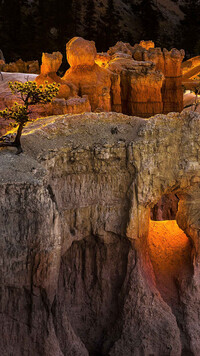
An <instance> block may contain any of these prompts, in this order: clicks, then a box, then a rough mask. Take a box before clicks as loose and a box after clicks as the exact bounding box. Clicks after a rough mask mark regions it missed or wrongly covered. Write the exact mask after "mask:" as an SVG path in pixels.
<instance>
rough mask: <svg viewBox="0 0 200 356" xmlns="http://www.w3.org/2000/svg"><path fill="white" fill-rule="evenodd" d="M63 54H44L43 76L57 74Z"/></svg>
mask: <svg viewBox="0 0 200 356" xmlns="http://www.w3.org/2000/svg"><path fill="white" fill-rule="evenodd" d="M62 58H63V56H62V54H61V53H60V52H53V53H52V54H49V53H43V54H42V65H41V71H40V72H41V74H43V75H47V74H50V73H56V72H57V71H58V69H59V68H60V66H61V64H62Z"/></svg>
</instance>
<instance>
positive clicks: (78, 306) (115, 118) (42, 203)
mask: <svg viewBox="0 0 200 356" xmlns="http://www.w3.org/2000/svg"><path fill="white" fill-rule="evenodd" d="M199 123H200V116H198V115H197V114H195V113H184V114H181V115H180V114H169V115H168V116H164V115H157V116H156V117H152V118H150V119H149V120H145V119H139V118H134V117H127V116H125V115H122V114H116V113H101V114H93V113H90V114H83V115H75V116H59V117H50V118H46V119H40V120H37V121H35V122H34V123H31V124H29V126H28V127H27V128H26V129H25V133H24V135H23V138H22V143H23V146H24V151H25V153H24V154H22V155H20V156H17V157H16V156H15V155H14V152H13V151H11V150H6V149H3V150H1V152H0V173H1V175H0V190H1V194H0V199H1V204H0V230H1V233H0V236H1V239H0V244H1V251H2V253H1V260H0V266H1V267H0V281H1V283H0V308H1V310H0V334H1V336H2V337H1V338H0V353H1V355H2V356H4V355H5V356H6V355H9V354H15V355H16V356H18V355H20V356H22V355H24V356H26V355H29V356H30V355H31V356H33V355H34V356H35V355H45V356H47V355H48V356H55V355H60V356H61V355H66V356H72V355H80V356H82V355H115V356H118V355H120V356H121V355H122V356H126V355H138V356H140V355H145V356H146V355H150V354H152V355H156V356H160V355H166V356H167V355H171V356H172V355H174V356H179V355H187V354H189V353H192V354H193V355H195V356H198V355H199V352H200V342H199V340H200V338H199V316H198V315H199V308H200V300H199V295H200V293H199V264H198V261H199V255H200V254H199V229H200V227H199V218H198V211H199V201H200V200H199V198H198V197H199V194H200V190H199V181H200V169H199V168H200V159H199V145H200V140H199V134H198V132H199ZM172 191H173V192H176V194H178V195H179V198H180V206H179V211H178V217H177V221H178V223H179V225H180V227H181V228H182V229H183V230H184V231H185V232H186V233H187V235H188V236H189V237H190V239H191V241H192V242H193V249H192V255H191V273H190V275H189V276H182V277H181V278H180V277H179V280H178V283H177V284H176V288H177V291H178V296H179V299H178V300H177V301H176V303H175V304H167V303H166V302H165V301H164V299H163V298H162V297H161V295H160V293H159V289H158V287H157V285H156V281H155V276H154V271H153V267H152V264H151V261H150V258H149V250H148V224H149V211H150V208H151V207H152V206H153V205H154V204H156V203H157V201H158V200H159V199H160V197H161V196H162V195H163V194H165V193H169V192H172Z"/></svg>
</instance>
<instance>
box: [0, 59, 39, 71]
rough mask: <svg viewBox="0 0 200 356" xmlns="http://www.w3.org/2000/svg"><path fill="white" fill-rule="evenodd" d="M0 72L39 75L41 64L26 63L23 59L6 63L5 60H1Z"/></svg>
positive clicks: (35, 62) (36, 62)
mask: <svg viewBox="0 0 200 356" xmlns="http://www.w3.org/2000/svg"><path fill="white" fill-rule="evenodd" d="M0 71H2V72H11V73H31V74H38V73H39V72H40V70H39V62H38V61H28V62H24V61H23V60H22V59H18V61H16V62H10V63H5V60H3V59H0Z"/></svg>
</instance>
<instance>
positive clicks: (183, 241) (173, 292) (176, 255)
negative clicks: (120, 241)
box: [148, 220, 192, 303]
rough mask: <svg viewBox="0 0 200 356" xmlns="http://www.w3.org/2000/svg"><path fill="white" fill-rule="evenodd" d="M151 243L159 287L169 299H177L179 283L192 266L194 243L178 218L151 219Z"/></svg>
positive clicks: (188, 273)
mask: <svg viewBox="0 0 200 356" xmlns="http://www.w3.org/2000/svg"><path fill="white" fill-rule="evenodd" d="M148 247H149V254H150V259H151V262H152V265H153V268H154V272H155V277H156V284H157V287H158V289H159V290H160V293H161V295H162V296H163V298H164V299H165V300H166V301H167V302H170V303H174V302H175V301H176V300H177V298H178V294H177V293H178V292H177V284H178V283H179V282H180V280H181V279H182V277H183V276H184V278H186V277H187V276H188V275H190V273H191V270H192V265H191V250H192V247H191V243H190V241H189V239H188V237H187V236H186V235H185V233H184V232H183V231H182V230H181V229H180V228H179V226H178V224H177V222H176V220H165V221H152V220H150V223H149V236H148Z"/></svg>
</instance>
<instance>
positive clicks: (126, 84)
mask: <svg viewBox="0 0 200 356" xmlns="http://www.w3.org/2000/svg"><path fill="white" fill-rule="evenodd" d="M66 51H67V60H68V63H69V65H70V69H68V70H67V71H66V73H65V75H64V77H63V78H62V79H61V78H59V77H58V76H57V74H56V72H57V70H58V68H59V66H60V64H61V62H62V55H61V54H59V53H58V52H56V53H53V54H47V53H46V54H43V57H42V66H41V74H40V76H39V77H38V78H37V79H36V81H37V82H38V83H39V84H41V83H44V81H45V80H48V81H50V82H52V81H55V82H57V83H60V84H61V87H60V92H59V97H60V98H65V99H68V98H69V97H76V96H79V97H82V96H83V95H87V96H88V100H89V103H90V105H91V110H92V111H96V112H99V111H115V112H122V113H124V114H128V115H137V116H140V117H150V116H152V115H154V114H157V113H163V112H164V113H168V112H170V111H178V112H180V111H182V109H183V91H182V87H181V85H182V72H181V63H182V60H183V57H184V51H182V50H181V51H178V50H176V49H173V50H171V51H170V52H168V51H167V50H165V49H164V50H163V51H161V49H160V48H155V45H154V43H153V42H152V41H141V42H140V44H135V45H134V46H131V45H130V44H129V43H124V42H121V41H119V42H117V43H116V44H115V46H113V47H111V48H109V50H108V51H107V53H97V50H96V47H95V43H94V42H93V41H87V40H85V39H83V38H81V37H74V38H72V39H71V40H70V41H69V42H68V43H67V45H66Z"/></svg>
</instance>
